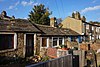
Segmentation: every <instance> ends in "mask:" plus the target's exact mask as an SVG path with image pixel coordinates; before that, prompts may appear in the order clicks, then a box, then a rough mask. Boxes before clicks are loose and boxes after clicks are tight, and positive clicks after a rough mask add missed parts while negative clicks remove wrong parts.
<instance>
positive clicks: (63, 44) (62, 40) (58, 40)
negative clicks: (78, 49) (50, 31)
mask: <svg viewBox="0 0 100 67" xmlns="http://www.w3.org/2000/svg"><path fill="white" fill-rule="evenodd" d="M53 38H57V45H56V46H53ZM60 38H62V45H64V37H52V47H57V46H60V44H59V39H60Z"/></svg>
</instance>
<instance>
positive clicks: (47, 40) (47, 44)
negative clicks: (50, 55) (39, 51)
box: [40, 37, 49, 48]
mask: <svg viewBox="0 0 100 67" xmlns="http://www.w3.org/2000/svg"><path fill="white" fill-rule="evenodd" d="M42 38H46V47H43V46H42ZM40 45H41V46H40V47H41V48H48V47H49V37H41V38H40Z"/></svg>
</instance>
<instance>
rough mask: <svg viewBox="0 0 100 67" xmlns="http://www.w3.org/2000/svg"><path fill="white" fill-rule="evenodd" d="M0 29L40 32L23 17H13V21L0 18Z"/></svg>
mask: <svg viewBox="0 0 100 67" xmlns="http://www.w3.org/2000/svg"><path fill="white" fill-rule="evenodd" d="M0 31H4V32H6V31H8V32H10V31H11V32H12V31H13V32H40V31H39V30H38V29H37V28H36V27H35V26H34V25H32V23H30V22H29V21H28V20H25V19H15V20H13V21H7V20H1V21H0Z"/></svg>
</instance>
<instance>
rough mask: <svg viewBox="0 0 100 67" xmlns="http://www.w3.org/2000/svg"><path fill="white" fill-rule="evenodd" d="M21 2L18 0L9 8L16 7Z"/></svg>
mask: <svg viewBox="0 0 100 67" xmlns="http://www.w3.org/2000/svg"><path fill="white" fill-rule="evenodd" d="M19 3H20V2H19V1H18V2H16V3H15V4H14V5H11V6H9V9H13V8H15V7H16V6H17V5H18V4H19Z"/></svg>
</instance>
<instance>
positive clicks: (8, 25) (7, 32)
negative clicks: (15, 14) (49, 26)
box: [0, 19, 40, 57]
mask: <svg viewBox="0 0 100 67" xmlns="http://www.w3.org/2000/svg"><path fill="white" fill-rule="evenodd" d="M36 33H40V31H39V30H38V29H37V28H36V27H34V26H33V25H32V24H31V23H30V22H29V21H27V20H23V19H15V20H14V21H13V20H12V21H8V20H0V56H7V57H13V56H18V57H25V56H31V55H34V49H35V48H34V46H35V45H36V42H35V41H36Z"/></svg>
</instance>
